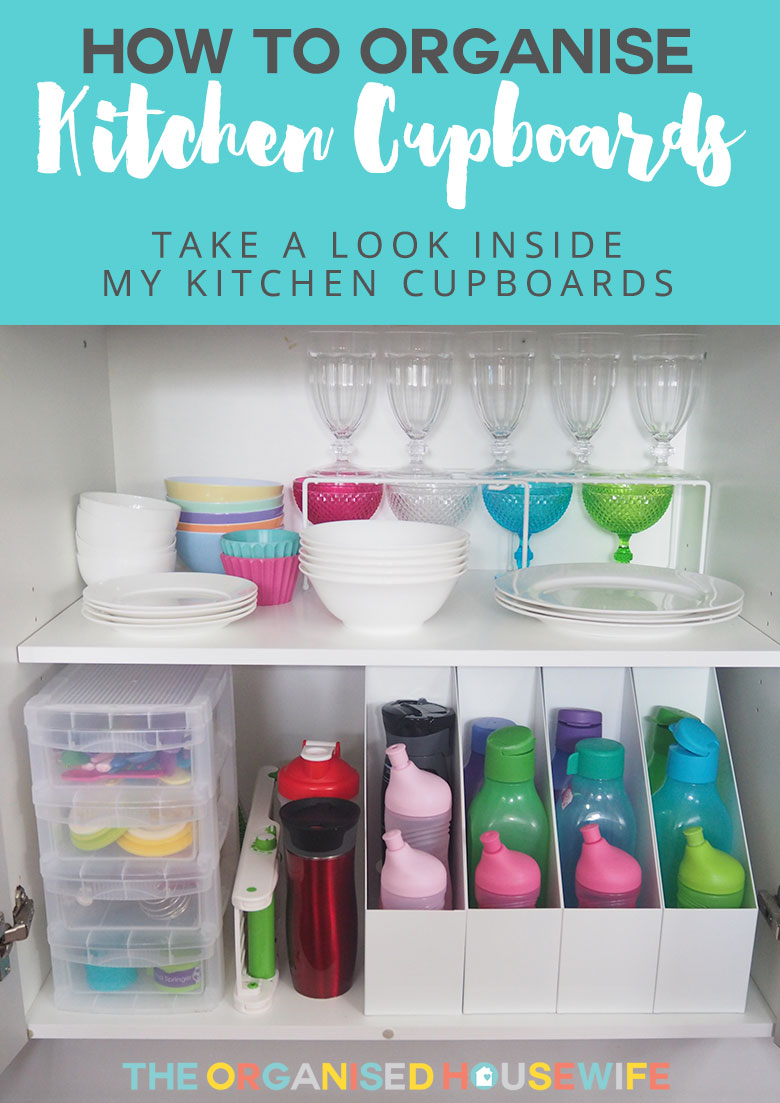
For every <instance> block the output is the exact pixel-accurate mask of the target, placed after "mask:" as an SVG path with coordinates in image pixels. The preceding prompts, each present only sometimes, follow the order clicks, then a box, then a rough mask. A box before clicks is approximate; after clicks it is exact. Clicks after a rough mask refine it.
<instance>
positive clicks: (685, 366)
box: [633, 333, 707, 474]
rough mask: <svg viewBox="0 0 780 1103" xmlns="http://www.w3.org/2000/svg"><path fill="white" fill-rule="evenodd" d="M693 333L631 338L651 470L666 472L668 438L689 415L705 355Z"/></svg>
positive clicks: (676, 432) (667, 467)
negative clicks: (653, 463)
mask: <svg viewBox="0 0 780 1103" xmlns="http://www.w3.org/2000/svg"><path fill="white" fill-rule="evenodd" d="M706 355H707V354H706V352H705V349H704V342H703V340H702V338H701V337H700V336H699V335H698V334H696V333H641V334H639V335H638V336H637V337H635V338H634V342H633V361H634V366H635V375H634V390H635V394H636V400H637V405H638V407H639V415H640V417H641V418H642V421H643V422H644V425H645V427H646V429H647V431H648V432H649V433H650V435H651V437H652V438H653V444H652V446H651V448H650V452H651V454H652V456H653V458H654V459H655V467H654V471H655V472H656V473H658V474H667V473H668V472H669V458H670V456H671V453H672V451H673V449H672V443H671V442H672V441H673V440H674V438H675V437H676V436H677V434H678V433H679V432H680V430H681V429H682V427H683V426H684V425H685V423H686V422H687V420H688V418H689V417H690V414H691V410H692V409H693V406H694V403H695V401H696V397H697V394H698V391H699V384H700V381H701V368H702V363H703V362H704V360H705V358H706Z"/></svg>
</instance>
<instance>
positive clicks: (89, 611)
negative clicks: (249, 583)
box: [82, 601, 257, 628]
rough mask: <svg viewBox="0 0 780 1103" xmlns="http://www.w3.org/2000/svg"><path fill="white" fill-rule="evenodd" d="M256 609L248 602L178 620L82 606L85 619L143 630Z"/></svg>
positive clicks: (215, 618) (204, 622)
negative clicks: (221, 610) (132, 615)
mask: <svg viewBox="0 0 780 1103" xmlns="http://www.w3.org/2000/svg"><path fill="white" fill-rule="evenodd" d="M256 608H257V602H256V601H252V602H248V603H247V604H246V605H242V606H241V608H239V609H230V610H228V611H225V612H219V613H199V614H198V615H197V616H189V617H179V618H177V619H173V618H172V617H140V618H139V617H126V616H124V615H123V614H122V613H116V612H105V611H104V610H102V609H95V608H94V607H93V606H91V605H84V606H82V611H83V613H84V616H85V617H88V618H89V619H91V620H99V621H102V622H103V623H105V624H126V625H127V626H128V627H130V628H132V627H133V626H137V627H138V628H143V627H149V626H152V627H161V626H163V625H170V627H171V628H176V627H177V626H179V625H182V626H186V625H189V624H209V623H211V622H214V621H216V620H225V619H226V618H231V619H232V618H233V617H239V616H246V615H247V613H251V612H253V611H254V610H255V609H256Z"/></svg>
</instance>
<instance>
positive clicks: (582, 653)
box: [18, 571, 780, 667]
mask: <svg viewBox="0 0 780 1103" xmlns="http://www.w3.org/2000/svg"><path fill="white" fill-rule="evenodd" d="M492 591H493V572H491V571H469V572H468V573H467V574H466V575H465V576H464V577H463V578H461V579H460V580H459V582H458V584H457V586H456V588H455V590H454V592H453V594H452V596H451V598H450V599H449V601H448V602H447V604H446V605H445V606H444V608H443V609H442V610H441V611H440V612H439V613H437V615H436V616H435V617H433V619H432V620H430V621H429V622H428V623H427V624H425V625H423V626H422V628H420V629H419V630H418V631H417V632H415V633H413V634H407V635H404V636H393V635H385V636H383V635H371V634H367V633H360V632H355V631H351V630H349V629H347V628H345V627H344V626H343V625H342V624H341V623H340V622H339V621H338V620H336V619H335V618H334V617H333V616H331V615H330V613H328V612H327V610H326V609H325V608H324V607H323V606H322V604H321V602H320V601H319V599H318V597H317V596H316V594H315V593H314V591H313V590H308V591H302V590H299V591H296V594H295V596H294V597H293V600H292V602H291V603H290V604H289V605H281V606H274V607H271V608H259V609H257V610H256V611H255V612H254V613H253V614H252V615H251V616H249V617H246V618H245V619H244V620H241V621H237V622H236V623H234V624H230V625H228V626H227V627H225V628H222V629H219V630H218V631H216V632H212V633H207V634H203V635H201V634H197V635H193V636H192V639H189V638H187V639H181V640H178V639H177V640H173V641H163V640H161V641H159V642H158V641H156V640H154V639H149V638H145V639H138V640H136V639H134V638H133V637H132V636H131V635H129V634H127V633H122V632H119V631H117V630H115V629H112V628H104V627H102V626H101V625H97V624H93V623H90V622H89V621H87V620H86V619H85V618H84V617H83V616H82V615H81V603H80V601H77V602H75V603H74V604H73V605H71V606H69V607H68V608H67V609H65V610H64V612H62V613H60V614H59V616H57V617H55V618H54V619H53V620H51V621H49V623H48V624H46V625H44V626H43V627H42V628H40V629H39V630H38V631H37V632H35V633H34V634H33V635H32V636H30V637H29V638H28V639H26V640H25V641H24V642H23V643H22V644H21V645H20V646H19V648H18V656H19V661H20V662H23V663H74V662H87V663H96V662H100V663H195V664H198V663H222V664H228V665H236V666H323V665H328V666H366V665H373V666H397V665H402V666H409V665H414V664H415V663H428V664H431V663H435V664H438V665H442V666H455V665H461V666H625V665H632V666H650V667H652V666H670V665H684V666H708V667H709V666H730V667H778V666H780V643H777V642H775V641H774V640H772V639H771V638H770V637H768V636H766V635H765V634H764V633H763V632H761V631H760V630H759V629H757V628H755V627H754V626H753V625H751V624H749V623H748V622H747V621H745V620H743V619H742V618H737V619H735V620H732V621H726V622H725V623H722V624H710V625H701V626H699V627H696V628H690V629H683V630H674V631H666V630H660V629H655V630H646V631H642V632H638V631H635V630H633V629H631V630H629V629H615V630H612V631H610V632H607V631H606V630H604V629H599V630H593V629H589V628H587V627H585V628H583V629H582V630H579V629H574V628H570V627H566V628H564V627H562V626H557V625H555V624H552V623H549V624H548V623H543V622H541V621H538V620H534V619H532V618H530V617H525V616H519V615H517V614H515V613H511V612H509V611H508V610H505V609H502V608H501V607H500V606H499V605H497V603H496V602H495V601H494V600H493V596H492Z"/></svg>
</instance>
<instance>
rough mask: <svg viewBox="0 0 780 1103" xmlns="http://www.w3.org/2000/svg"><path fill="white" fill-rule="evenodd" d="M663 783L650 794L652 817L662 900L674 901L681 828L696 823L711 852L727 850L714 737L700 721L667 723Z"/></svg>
mask: <svg viewBox="0 0 780 1103" xmlns="http://www.w3.org/2000/svg"><path fill="white" fill-rule="evenodd" d="M671 730H672V734H673V735H674V738H675V742H674V743H673V744H672V746H671V747H670V748H669V754H668V757H667V763H666V781H665V782H664V783H663V785H662V786H661V788H660V789H659V790H658V792H657V793H655V794H654V795H653V819H654V820H655V834H656V840H657V842H658V859H659V861H660V863H661V880H662V882H663V890H664V903H665V904H666V906H667V907H671V908H673V907H674V906H675V903H676V901H677V874H678V871H679V869H680V862H681V861H682V859H683V855H684V854H685V835H684V834H683V831H684V829H685V828H686V827H701V828H702V829H703V831H704V834H705V837H706V839H707V841H708V842H709V843H710V845H711V846H713V847H715V849H716V850H723V851H725V852H726V854H730V853H731V840H732V834H733V831H732V824H731V817H730V815H729V813H728V811H727V809H726V806H725V804H724V803H723V801H722V800H721V797H720V794H719V793H718V789H717V785H716V780H717V777H718V751H719V746H718V738H717V736H716V735H715V733H714V732H713V731H712V730H711V729H710V728H708V727H707V725H706V724H702V722H701V721H700V720H694V719H692V718H688V717H686V718H684V719H682V720H678V721H677V723H676V724H672V725H671Z"/></svg>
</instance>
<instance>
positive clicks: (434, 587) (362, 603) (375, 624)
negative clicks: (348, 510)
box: [300, 521, 469, 632]
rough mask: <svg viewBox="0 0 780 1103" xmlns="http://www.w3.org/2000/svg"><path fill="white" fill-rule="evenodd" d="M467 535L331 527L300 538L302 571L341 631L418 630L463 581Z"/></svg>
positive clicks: (439, 529)
mask: <svg viewBox="0 0 780 1103" xmlns="http://www.w3.org/2000/svg"><path fill="white" fill-rule="evenodd" d="M468 546H469V537H468V533H466V532H463V531H462V530H461V529H457V528H452V527H450V526H449V525H433V524H426V523H424V522H411V521H409V522H406V521H333V522H327V523H324V524H320V525H311V526H309V527H308V528H307V529H305V530H304V531H303V532H302V533H301V546H300V570H301V574H303V575H305V576H306V577H307V578H308V579H309V581H310V582H311V584H312V586H313V587H314V589H315V590H316V591H317V594H318V595H319V597H320V599H321V600H322V603H323V605H324V606H325V607H326V608H327V609H328V610H329V611H330V612H331V613H333V615H334V616H336V617H338V619H339V620H341V621H343V622H344V624H347V625H349V627H351V628H357V629H359V630H361V631H369V632H404V631H410V630H411V629H413V628H418V627H419V626H420V625H421V624H423V623H424V622H425V621H426V620H428V619H429V618H430V617H432V616H433V615H434V613H436V612H438V610H439V609H440V608H441V607H442V605H443V604H444V602H445V601H446V600H447V598H448V597H449V595H450V593H451V592H452V589H453V587H454V586H455V583H456V582H457V580H458V579H459V578H460V576H461V575H462V574H463V573H464V571H465V570H466V566H467V561H468Z"/></svg>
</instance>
